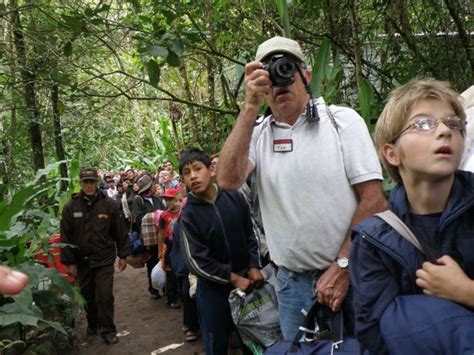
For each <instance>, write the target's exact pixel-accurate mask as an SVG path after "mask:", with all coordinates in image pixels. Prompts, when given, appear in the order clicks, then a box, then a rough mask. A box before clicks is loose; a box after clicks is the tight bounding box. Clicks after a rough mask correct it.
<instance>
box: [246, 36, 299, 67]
mask: <svg viewBox="0 0 474 355" xmlns="http://www.w3.org/2000/svg"><path fill="white" fill-rule="evenodd" d="M275 53H284V54H290V55H292V56H294V57H296V58H297V59H299V60H300V61H302V62H305V59H304V54H303V52H302V51H301V47H300V45H299V44H298V42H296V41H294V40H292V39H289V38H285V37H280V36H276V37H273V38H270V39H269V40H266V41H265V42H263V43H262V44H261V45H259V46H258V48H257V54H256V55H255V60H256V61H262V59H265V58H266V57H268V56H269V55H271V54H275Z"/></svg>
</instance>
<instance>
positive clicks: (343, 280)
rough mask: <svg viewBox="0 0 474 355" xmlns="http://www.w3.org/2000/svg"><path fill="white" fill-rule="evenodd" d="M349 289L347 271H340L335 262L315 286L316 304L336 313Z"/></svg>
mask: <svg viewBox="0 0 474 355" xmlns="http://www.w3.org/2000/svg"><path fill="white" fill-rule="evenodd" d="M348 289H349V270H348V269H341V268H340V267H339V266H338V265H337V264H336V263H335V262H333V263H332V265H331V266H330V267H329V268H328V269H327V270H326V271H325V272H324V273H323V274H322V275H321V277H320V278H319V280H318V283H317V284H316V293H317V295H318V302H319V303H321V304H325V305H326V306H328V307H329V308H331V310H332V311H333V312H337V311H338V310H339V309H340V308H341V306H342V302H343V301H344V299H345V298H346V294H347V290H348Z"/></svg>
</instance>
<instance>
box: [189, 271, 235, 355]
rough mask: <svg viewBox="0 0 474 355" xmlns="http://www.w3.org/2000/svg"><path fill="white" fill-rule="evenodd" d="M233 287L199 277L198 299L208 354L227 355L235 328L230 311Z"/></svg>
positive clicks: (200, 319)
mask: <svg viewBox="0 0 474 355" xmlns="http://www.w3.org/2000/svg"><path fill="white" fill-rule="evenodd" d="M230 291H231V288H230V287H229V286H223V285H219V284H216V283H212V282H208V281H205V280H203V279H199V281H198V285H197V290H196V300H197V308H198V315H199V325H200V328H201V333H202V338H203V341H204V347H205V349H206V354H207V355H225V354H227V348H228V345H229V337H230V335H231V333H232V331H233V330H234V328H235V327H234V323H233V321H232V316H231V313H230V306H229V301H228V298H229V293H230Z"/></svg>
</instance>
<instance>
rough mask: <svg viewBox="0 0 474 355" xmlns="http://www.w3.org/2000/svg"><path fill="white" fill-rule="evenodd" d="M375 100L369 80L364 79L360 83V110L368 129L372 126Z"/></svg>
mask: <svg viewBox="0 0 474 355" xmlns="http://www.w3.org/2000/svg"><path fill="white" fill-rule="evenodd" d="M373 99H374V91H373V88H372V85H371V84H370V83H369V81H368V80H366V79H362V80H361V82H360V87H359V96H358V100H359V110H360V114H361V115H362V117H363V118H364V120H365V121H366V123H367V126H368V127H369V126H370V119H371V112H372V102H373Z"/></svg>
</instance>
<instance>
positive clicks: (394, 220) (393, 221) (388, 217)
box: [374, 210, 437, 264]
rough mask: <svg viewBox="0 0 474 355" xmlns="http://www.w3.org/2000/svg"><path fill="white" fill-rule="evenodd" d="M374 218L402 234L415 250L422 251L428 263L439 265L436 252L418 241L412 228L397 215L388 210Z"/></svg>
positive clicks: (421, 241)
mask: <svg viewBox="0 0 474 355" xmlns="http://www.w3.org/2000/svg"><path fill="white" fill-rule="evenodd" d="M374 216H377V217H379V218H380V219H382V220H383V221H384V222H385V223H387V224H388V225H389V226H391V227H392V228H393V229H395V230H396V231H397V232H398V234H400V235H401V236H402V237H403V238H404V239H406V240H407V241H409V242H410V243H411V244H412V245H414V246H415V248H417V249H418V250H419V251H421V252H422V253H423V255H424V256H425V257H426V259H427V260H428V261H430V262H432V263H433V264H437V262H436V259H437V258H436V252H435V250H433V248H432V247H431V246H430V245H428V244H426V243H423V240H420V239H418V238H417V237H416V236H415V234H413V232H412V231H411V230H410V228H408V226H407V225H406V224H405V222H403V221H402V220H401V219H400V218H399V217H398V216H397V215H396V214H395V213H393V212H392V211H391V210H386V211H383V212H380V213H376V214H375V215H374Z"/></svg>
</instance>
